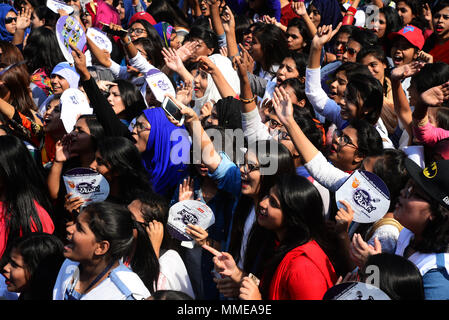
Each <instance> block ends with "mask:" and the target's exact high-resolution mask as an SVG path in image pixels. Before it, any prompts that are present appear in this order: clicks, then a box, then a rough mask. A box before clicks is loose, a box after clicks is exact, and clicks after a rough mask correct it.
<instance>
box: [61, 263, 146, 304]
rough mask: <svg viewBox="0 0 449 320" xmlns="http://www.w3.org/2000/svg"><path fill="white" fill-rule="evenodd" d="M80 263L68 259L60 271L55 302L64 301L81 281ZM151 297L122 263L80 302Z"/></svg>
mask: <svg viewBox="0 0 449 320" xmlns="http://www.w3.org/2000/svg"><path fill="white" fill-rule="evenodd" d="M78 266H79V262H75V261H71V260H69V259H66V260H65V261H64V263H63V264H62V266H61V269H60V270H59V273H58V277H57V278H56V282H55V286H54V288H53V300H64V297H65V294H66V291H70V290H71V289H73V288H74V287H75V286H76V283H77V282H78V280H79V276H80V270H79V267H78ZM149 296H150V291H148V289H147V288H146V287H145V285H144V283H143V282H142V280H141V279H140V278H139V276H138V275H137V274H136V273H134V272H132V271H131V270H130V269H129V268H128V267H126V266H125V265H123V264H122V263H121V262H120V265H119V266H118V267H116V268H114V269H112V271H111V272H110V274H109V276H108V277H107V278H106V279H104V280H103V281H102V282H101V283H99V284H98V285H97V286H96V287H95V288H93V289H92V290H90V291H89V292H88V293H86V294H84V295H81V297H80V300H143V299H146V298H148V297H149Z"/></svg>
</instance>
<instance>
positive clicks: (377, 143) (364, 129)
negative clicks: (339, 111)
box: [349, 119, 383, 157]
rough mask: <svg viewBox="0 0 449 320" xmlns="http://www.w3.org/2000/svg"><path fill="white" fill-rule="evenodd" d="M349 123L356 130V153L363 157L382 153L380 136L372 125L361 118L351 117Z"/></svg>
mask: <svg viewBox="0 0 449 320" xmlns="http://www.w3.org/2000/svg"><path fill="white" fill-rule="evenodd" d="M349 125H350V126H351V127H353V128H354V129H356V130H357V145H358V148H357V153H358V154H359V155H360V156H363V157H376V156H380V155H382V153H383V144H382V138H381V137H380V134H379V132H377V129H376V128H374V126H373V125H372V124H371V123H369V122H368V121H366V120H363V119H352V120H350V121H349Z"/></svg>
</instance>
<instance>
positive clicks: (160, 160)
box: [142, 107, 190, 196]
mask: <svg viewBox="0 0 449 320" xmlns="http://www.w3.org/2000/svg"><path fill="white" fill-rule="evenodd" d="M144 115H145V117H146V118H147V120H148V122H149V123H150V125H151V130H150V135H149V137H148V143H147V147H146V149H145V151H144V152H143V154H142V158H143V161H144V166H145V168H146V170H147V171H148V173H149V174H150V177H151V183H152V185H153V188H154V191H155V192H156V193H159V194H162V195H166V194H167V193H169V192H171V191H173V190H171V189H172V188H174V187H175V186H176V185H177V184H178V183H179V181H180V179H182V178H183V177H184V176H185V175H186V174H187V173H188V171H187V168H188V167H187V164H188V163H189V159H190V140H189V134H188V132H187V130H186V129H185V127H184V126H182V127H177V126H175V125H174V124H173V123H171V122H170V121H169V120H168V119H167V116H166V114H165V111H164V110H163V109H162V108H160V107H153V108H149V109H145V110H144ZM175 130H176V132H174V131H175ZM171 136H172V137H171ZM172 140H174V141H172ZM170 196H171V195H170Z"/></svg>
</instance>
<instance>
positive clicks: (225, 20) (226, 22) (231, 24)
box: [220, 6, 235, 33]
mask: <svg viewBox="0 0 449 320" xmlns="http://www.w3.org/2000/svg"><path fill="white" fill-rule="evenodd" d="M220 19H221V23H222V25H223V29H224V31H225V32H226V33H229V32H232V31H234V30H235V18H234V15H233V13H232V11H231V9H230V8H229V7H228V6H226V7H224V9H223V11H222V13H221V15H220Z"/></svg>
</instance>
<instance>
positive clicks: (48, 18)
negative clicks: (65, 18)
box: [34, 6, 59, 29]
mask: <svg viewBox="0 0 449 320" xmlns="http://www.w3.org/2000/svg"><path fill="white" fill-rule="evenodd" d="M34 14H35V15H36V16H37V17H38V18H39V20H44V19H45V22H44V25H43V26H48V27H50V28H52V29H54V28H55V26H56V22H57V21H58V18H59V15H58V14H56V13H54V12H53V11H52V10H51V9H49V8H48V7H47V6H39V7H37V8H35V9H34Z"/></svg>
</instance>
